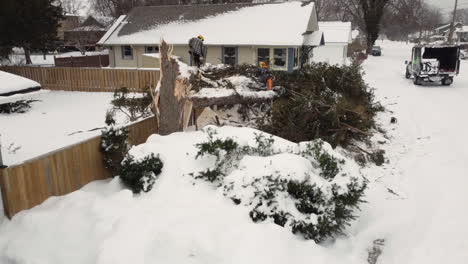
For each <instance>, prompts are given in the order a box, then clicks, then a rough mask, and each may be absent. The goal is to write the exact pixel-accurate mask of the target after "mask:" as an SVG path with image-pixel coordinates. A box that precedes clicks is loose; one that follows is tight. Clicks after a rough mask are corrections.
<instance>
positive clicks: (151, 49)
mask: <svg viewBox="0 0 468 264" xmlns="http://www.w3.org/2000/svg"><path fill="white" fill-rule="evenodd" d="M145 53H159V47H157V46H156V47H155V46H146V47H145Z"/></svg>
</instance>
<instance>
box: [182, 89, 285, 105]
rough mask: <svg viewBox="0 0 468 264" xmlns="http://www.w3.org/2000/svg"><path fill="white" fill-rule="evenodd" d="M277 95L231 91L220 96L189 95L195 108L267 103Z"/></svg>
mask: <svg viewBox="0 0 468 264" xmlns="http://www.w3.org/2000/svg"><path fill="white" fill-rule="evenodd" d="M276 97H278V96H272V97H257V96H243V95H240V94H238V93H234V92H233V93H232V95H229V96H222V97H204V96H199V95H194V96H191V97H190V100H192V102H193V106H194V107H195V108H203V107H209V106H213V105H237V104H241V105H248V104H257V103H269V102H272V101H273V99H275V98H276Z"/></svg>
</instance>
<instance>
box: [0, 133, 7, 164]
mask: <svg viewBox="0 0 468 264" xmlns="http://www.w3.org/2000/svg"><path fill="white" fill-rule="evenodd" d="M5 168H6V166H5V164H3V159H2V135H0V169H5Z"/></svg>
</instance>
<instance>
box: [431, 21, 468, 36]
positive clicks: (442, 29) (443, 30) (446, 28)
mask: <svg viewBox="0 0 468 264" xmlns="http://www.w3.org/2000/svg"><path fill="white" fill-rule="evenodd" d="M451 25H452V24H451V23H450V24H445V25H441V26H439V27H437V28H436V29H434V31H433V32H432V35H439V36H445V37H447V36H448V35H449V33H450V27H451ZM461 28H463V24H462V23H459V22H457V23H455V31H457V30H458V29H461Z"/></svg>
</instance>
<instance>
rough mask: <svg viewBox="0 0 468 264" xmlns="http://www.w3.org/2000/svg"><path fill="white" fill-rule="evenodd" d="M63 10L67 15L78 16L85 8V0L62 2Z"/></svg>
mask: <svg viewBox="0 0 468 264" xmlns="http://www.w3.org/2000/svg"><path fill="white" fill-rule="evenodd" d="M60 2H61V4H62V9H63V11H65V12H66V13H70V14H75V15H77V14H78V13H79V11H80V10H82V9H83V8H84V7H85V4H84V2H83V0H60Z"/></svg>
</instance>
